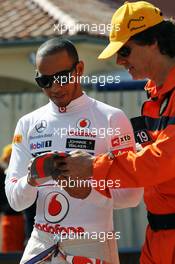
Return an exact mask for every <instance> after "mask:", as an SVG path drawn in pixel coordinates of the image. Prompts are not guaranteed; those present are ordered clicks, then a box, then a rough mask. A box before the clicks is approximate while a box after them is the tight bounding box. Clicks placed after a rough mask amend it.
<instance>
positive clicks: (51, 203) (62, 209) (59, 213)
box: [44, 192, 69, 223]
mask: <svg viewBox="0 0 175 264" xmlns="http://www.w3.org/2000/svg"><path fill="white" fill-rule="evenodd" d="M68 211H69V202H68V200H67V198H66V197H65V196H64V195H63V194H62V193H59V192H51V193H49V194H48V195H47V197H46V199H45V202H44V217H45V219H46V221H48V222H50V223H58V222H60V221H62V220H63V219H64V218H65V217H66V215H67V213H68Z"/></svg>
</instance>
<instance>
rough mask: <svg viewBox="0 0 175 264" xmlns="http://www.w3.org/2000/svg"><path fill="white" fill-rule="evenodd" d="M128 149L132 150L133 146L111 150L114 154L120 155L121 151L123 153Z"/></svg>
mask: <svg viewBox="0 0 175 264" xmlns="http://www.w3.org/2000/svg"><path fill="white" fill-rule="evenodd" d="M128 151H134V149H133V147H128V148H123V149H116V150H113V151H112V153H113V154H114V155H115V156H119V155H121V154H122V153H124V152H128Z"/></svg>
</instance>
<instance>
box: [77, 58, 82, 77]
mask: <svg viewBox="0 0 175 264" xmlns="http://www.w3.org/2000/svg"><path fill="white" fill-rule="evenodd" d="M76 70H77V75H78V76H82V75H83V72H84V62H83V61H79V63H78V64H77V67H76Z"/></svg>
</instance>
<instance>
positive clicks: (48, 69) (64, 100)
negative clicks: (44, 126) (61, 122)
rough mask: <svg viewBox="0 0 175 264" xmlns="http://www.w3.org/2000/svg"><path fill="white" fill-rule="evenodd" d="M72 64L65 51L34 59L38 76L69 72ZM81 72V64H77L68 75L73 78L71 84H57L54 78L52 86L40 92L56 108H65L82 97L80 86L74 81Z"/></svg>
mask: <svg viewBox="0 0 175 264" xmlns="http://www.w3.org/2000/svg"><path fill="white" fill-rule="evenodd" d="M73 64H74V63H73V61H72V59H71V58H70V57H69V55H68V54H67V52H66V50H63V51H60V52H58V53H56V54H53V55H49V56H45V57H40V56H37V57H36V68H37V71H38V72H39V74H40V75H54V74H55V73H58V72H63V71H69V70H70V69H72V68H73ZM82 72H83V63H82V62H79V63H78V64H77V65H76V66H75V67H74V68H73V70H72V71H71V73H70V75H69V77H71V76H73V77H72V78H71V82H69V83H66V84H65V83H64V82H63V83H59V82H58V81H57V76H55V77H54V78H55V79H54V82H53V83H52V86H51V87H50V88H43V89H42V90H43V92H44V93H45V94H46V95H47V96H48V97H49V98H50V99H51V100H52V101H53V102H54V103H55V104H56V105H57V106H58V107H64V106H67V105H68V104H69V103H70V102H71V101H72V100H74V99H76V98H78V97H79V96H81V95H82V90H81V86H80V84H79V83H78V81H77V79H76V77H77V75H78V76H80V75H82Z"/></svg>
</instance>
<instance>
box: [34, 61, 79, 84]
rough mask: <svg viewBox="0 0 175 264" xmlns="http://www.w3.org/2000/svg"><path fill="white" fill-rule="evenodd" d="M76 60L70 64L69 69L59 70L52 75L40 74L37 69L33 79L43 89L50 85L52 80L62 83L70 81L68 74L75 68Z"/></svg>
mask: <svg viewBox="0 0 175 264" xmlns="http://www.w3.org/2000/svg"><path fill="white" fill-rule="evenodd" d="M77 63H78V62H76V63H74V64H73V65H72V68H71V69H69V70H64V71H60V72H56V73H54V74H52V75H42V74H40V73H39V72H38V71H37V72H36V77H35V81H36V82H37V84H38V86H39V87H41V88H44V89H47V88H50V87H52V84H53V82H55V83H58V84H61V86H62V85H64V84H68V83H69V82H70V78H71V76H70V74H71V73H72V72H73V70H74V69H75V68H76V65H77Z"/></svg>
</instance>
